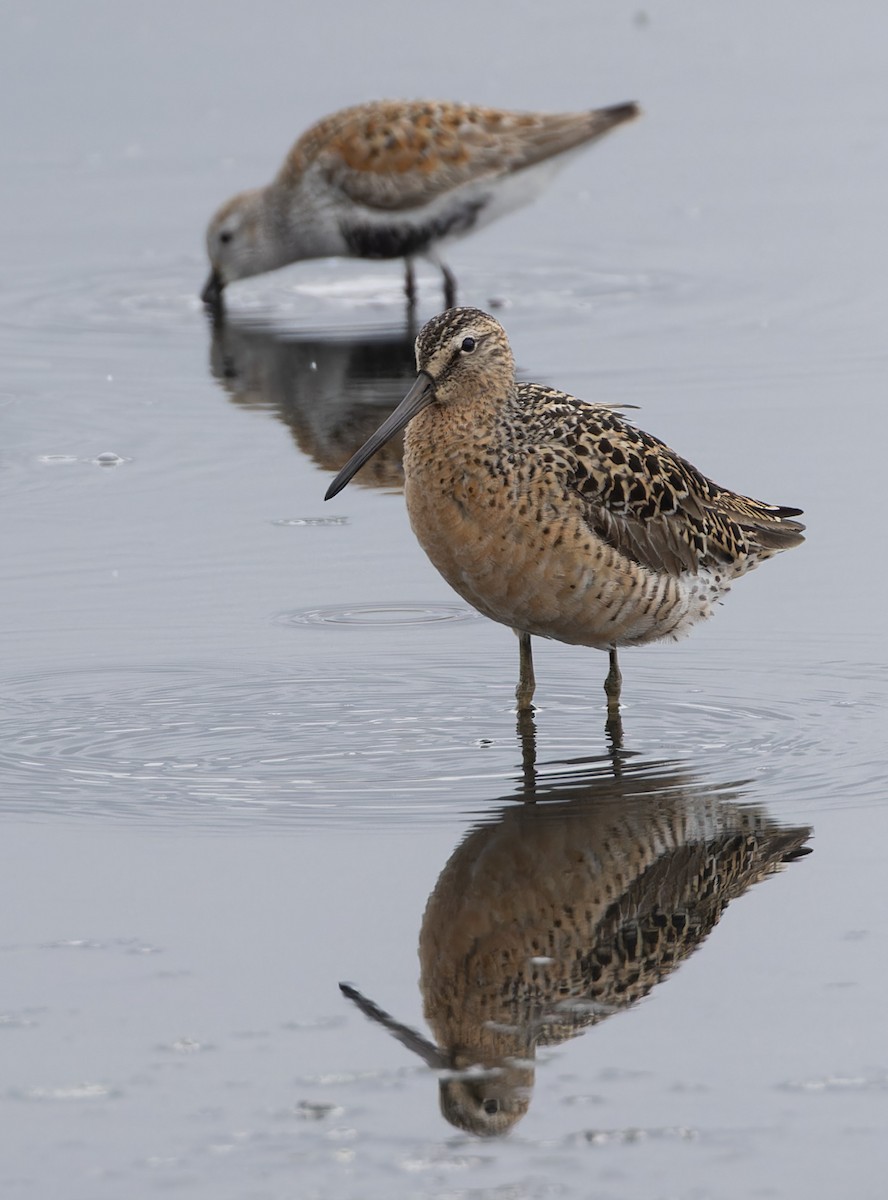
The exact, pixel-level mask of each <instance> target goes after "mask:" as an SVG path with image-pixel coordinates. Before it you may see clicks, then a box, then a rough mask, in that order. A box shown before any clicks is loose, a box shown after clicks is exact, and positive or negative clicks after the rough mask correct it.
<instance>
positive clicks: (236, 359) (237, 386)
mask: <svg viewBox="0 0 888 1200" xmlns="http://www.w3.org/2000/svg"><path fill="white" fill-rule="evenodd" d="M210 370H211V372H212V374H213V377H214V378H215V379H217V380H218V381H219V383H220V384H221V385H222V387H223V388H224V389H225V391H226V392H227V393H228V395H229V398H230V399H231V400H232V402H233V403H235V404H239V405H242V406H244V407H257V408H268V409H271V410H272V411H274V412H275V413H276V415H277V416H278V417H279V418H280V420H282V421H283V422H284V424H285V425H288V426H289V427H290V429H291V430H292V432H293V437H294V438H295V440H296V444H297V446H298V447H299V449H300V450H302V451H303V452H304V453H305V454H307V455H308V456H309V457H310V458H312V459H314V461H315V462H316V463H317V464H318V466H320V467H323V468H324V469H325V470H329V471H337V470H339V468H340V467H341V466H342V465H343V464H344V463H345V462H346V461H347V460H348V459H349V458H350V457H351V455H352V454H353V453H354V452H355V450H357V449H358V447H359V446H361V445H363V443H364V442H365V441H366V440H367V438H368V437H369V436H370V434H371V433H372V432H373V431H374V429H376V428H377V426H378V425H379V424H380V422H381V421H383V420H384V419H385V417H387V416H388V414H389V413H390V412H391V410H392V409H393V408H394V407H395V405H396V404H397V403H398V401H399V400H400V399H401V397H402V396H403V394H404V391H405V390H406V388H407V387H409V385H410V383H411V382H412V381H413V377H414V375H415V373H416V372H415V366H414V357H413V338H412V336H411V335H410V334H409V333H397V334H396V333H387V334H378V335H376V336H373V335H370V334H368V335H366V336H365V337H363V338H358V337H351V338H343V337H336V338H324V337H321V336H318V335H313V336H307V337H299V338H293V337H290V338H285V337H283V336H281V334H279V333H277V332H275V331H274V330H271V329H267V328H263V327H262V326H258V325H250V324H246V323H234V324H232V322H231V321H230V320H226V321H220V322H216V323H214V325H213V341H212V346H211V350H210ZM402 454H403V438H397V439H394V440H393V441H392V443H391V444H390V446H388V447H387V448H386V451H385V453H383V454H381V455H377V459H378V461H377V460H374V465H373V466H371V467H370V468H368V469H367V470H366V471H364V472H362V473H361V477H360V479H359V481H358V482H360V483H363V484H366V485H367V486H370V487H401V486H402V485H403V483H404V472H403V469H402V466H401V457H402Z"/></svg>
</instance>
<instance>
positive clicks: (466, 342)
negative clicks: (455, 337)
mask: <svg viewBox="0 0 888 1200" xmlns="http://www.w3.org/2000/svg"><path fill="white" fill-rule="evenodd" d="M474 349H475V339H474V338H463V344H462V345H461V346H460V350H462V352H463V354H471V353H472V351H473V350H474Z"/></svg>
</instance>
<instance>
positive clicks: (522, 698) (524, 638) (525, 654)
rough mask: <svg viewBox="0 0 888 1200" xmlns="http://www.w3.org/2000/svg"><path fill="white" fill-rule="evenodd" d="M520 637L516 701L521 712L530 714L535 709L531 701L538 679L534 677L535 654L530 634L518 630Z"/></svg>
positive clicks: (516, 631)
mask: <svg viewBox="0 0 888 1200" xmlns="http://www.w3.org/2000/svg"><path fill="white" fill-rule="evenodd" d="M515 633H516V635H517V637H518V664H519V665H518V686H517V687H516V688H515V699H516V700H517V701H518V711H519V712H530V711H531V710H532V709H533V705H532V704H531V701H532V700H533V693H534V690H535V689H536V679H534V675H533V653H532V652H531V649H530V634H529V633H522V631H521V630H520V629H516V630H515Z"/></svg>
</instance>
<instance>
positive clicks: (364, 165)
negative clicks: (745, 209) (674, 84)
mask: <svg viewBox="0 0 888 1200" xmlns="http://www.w3.org/2000/svg"><path fill="white" fill-rule="evenodd" d="M637 112H638V109H637V108H636V106H635V105H634V104H624V105H617V106H614V107H613V108H610V109H598V110H593V111H591V112H587V113H551V114H549V113H520V112H506V111H503V110H499V109H489V108H480V107H474V106H471V105H462V104H449V103H442V102H428V103H424V102H420V101H417V102H415V103H412V104H411V103H404V102H401V101H392V102H381V103H377V104H368V105H359V106H358V107H356V108H353V109H347V110H345V111H344V112H341V113H337V114H335V115H334V116H332V117H328V118H326V119H325V120H324V121H321V122H320V123H319V124H318V125H315V126H314V127H313V128H312V129H310V130H309V131H308V132H307V133H306V134H304V135H303V137H302V138H300V140H299V141H298V142H297V143H296V145H295V146H294V148H293V150H292V152H291V154H290V156H289V158H288V159H287V162H286V163H285V164H284V167H283V169H282V172H281V174H282V176H285V175H286V174H287V173H288V171H291V170H294V169H295V170H297V171H298V172H300V173H302V174H305V173H307V172H316V173H317V174H318V175H319V176H320V177H321V179H322V180H323V182H324V183H325V185H326V186H328V187H333V188H335V189H336V190H338V191H339V192H340V193H341V194H342V196H343V197H344V198H346V199H348V200H350V201H352V202H353V203H355V204H360V205H364V206H365V207H367V208H370V209H379V210H382V211H386V212H397V211H399V210H404V209H410V208H415V207H418V206H422V205H424V204H428V203H430V202H432V201H433V200H435V199H437V198H438V197H440V196H442V195H444V194H446V193H448V192H451V191H453V190H454V189H456V188H460V187H463V186H466V185H468V184H472V183H479V182H481V181H483V180H485V179H490V178H494V177H496V176H499V175H506V174H509V173H511V172H514V171H519V170H521V169H522V168H524V167H529V166H533V165H534V164H535V163H538V162H542V161H543V160H544V159H546V158H551V157H552V156H554V155H557V154H561V153H563V152H565V151H567V150H571V149H573V148H574V147H577V146H580V145H583V144H584V143H586V142H589V141H594V140H595V139H596V138H597V137H601V136H602V135H603V134H604V133H606V132H607V131H608V130H609V129H612V128H613V127H614V126H615V125H618V124H621V123H622V122H623V121H626V120H630V119H631V118H632V117H633V116H635V115H636V114H637Z"/></svg>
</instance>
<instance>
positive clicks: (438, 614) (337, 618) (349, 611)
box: [276, 602, 478, 628]
mask: <svg viewBox="0 0 888 1200" xmlns="http://www.w3.org/2000/svg"><path fill="white" fill-rule="evenodd" d="M477 618H478V613H476V612H475V610H474V609H471V608H469V607H468V605H465V604H441V603H440V602H435V603H433V604H414V603H396V604H351V605H331V606H330V607H328V608H304V609H296V610H294V611H293V612H286V613H281V614H280V615H279V616H278V617H277V618H276V620H277V623H278V624H279V625H370V626H374V625H381V626H384V627H386V628H388V627H389V626H391V625H431V624H437V623H439V622H441V621H473V620H476V619H477Z"/></svg>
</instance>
